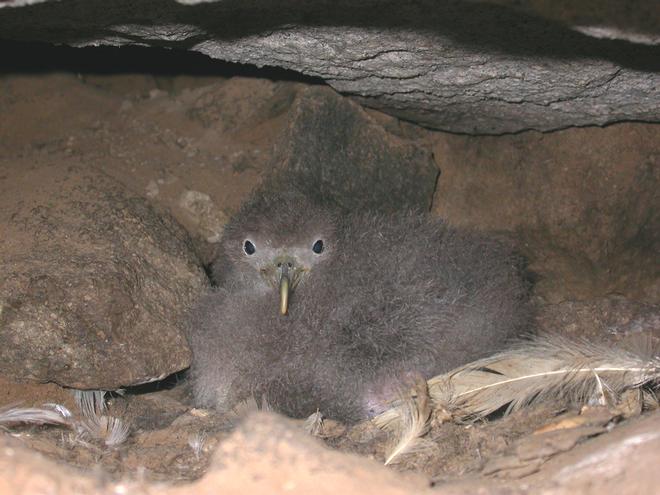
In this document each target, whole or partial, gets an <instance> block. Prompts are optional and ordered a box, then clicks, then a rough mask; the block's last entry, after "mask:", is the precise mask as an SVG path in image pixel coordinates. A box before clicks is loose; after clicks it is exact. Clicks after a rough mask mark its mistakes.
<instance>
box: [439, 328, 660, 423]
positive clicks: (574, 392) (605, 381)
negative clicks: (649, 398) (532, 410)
mask: <svg viewBox="0 0 660 495" xmlns="http://www.w3.org/2000/svg"><path fill="white" fill-rule="evenodd" d="M647 351H649V350H648V349H647ZM659 380H660V356H658V354H657V353H651V352H644V353H643V352H636V353H635V352H631V351H630V350H626V349H623V348H611V347H606V346H604V345H600V344H594V343H588V342H585V341H569V340H567V339H565V338H562V337H558V336H543V337H537V338H535V339H531V340H529V341H526V342H523V343H521V344H520V345H518V346H515V347H514V348H512V349H511V350H509V351H506V352H502V353H500V354H496V355H495V356H492V357H489V358H486V359H482V360H480V361H476V362H474V363H470V364H468V365H465V366H462V367H460V368H458V369H456V370H454V371H452V372H450V373H447V374H444V375H440V376H436V377H434V378H432V379H431V380H429V382H428V385H429V392H430V395H431V398H432V399H433V402H434V405H435V406H436V407H442V408H444V409H446V410H448V411H451V412H452V413H453V414H454V416H455V417H458V418H460V419H478V418H483V417H485V416H488V415H489V414H491V413H493V412H495V411H497V410H499V409H501V408H503V407H505V406H506V410H505V413H510V412H512V411H515V410H517V409H519V408H521V407H524V406H526V405H528V404H530V403H532V402H535V401H541V400H547V399H552V400H555V401H565V402H573V403H578V404H589V403H597V404H610V403H611V402H612V401H618V400H619V398H620V397H621V394H622V393H623V392H625V391H626V390H629V389H633V388H640V387H642V386H646V385H654V384H655V385H657V383H658V381H659Z"/></svg>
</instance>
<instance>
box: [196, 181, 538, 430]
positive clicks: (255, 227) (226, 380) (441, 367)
mask: <svg viewBox="0 0 660 495" xmlns="http://www.w3.org/2000/svg"><path fill="white" fill-rule="evenodd" d="M319 240H321V241H322V252H320V253H316V252H314V249H313V247H314V246H316V250H317V251H318V250H319V245H318V243H317V241H319ZM246 241H248V242H250V243H251V246H252V247H254V253H252V254H248V252H251V251H252V249H251V247H250V246H248V249H247V251H248V252H246V249H245V248H246ZM278 263H280V264H281V266H280V267H279V268H278ZM289 264H291V267H288V265H289ZM283 270H284V271H285V272H287V270H288V276H289V279H290V283H291V286H292V287H293V291H292V293H291V296H290V297H291V300H290V302H289V306H288V314H286V315H283V314H281V313H280V311H279V310H278V309H279V307H280V304H281V298H280V290H279V289H280V286H279V285H278V284H279V281H280V279H281V277H282V271H283ZM214 276H215V277H216V279H217V282H218V287H217V288H216V289H215V290H214V291H213V292H212V293H211V294H209V295H208V296H206V297H205V298H204V299H203V300H202V301H201V302H200V304H199V305H198V307H197V308H196V309H195V310H194V311H193V312H192V315H191V319H190V324H189V327H190V328H189V339H190V343H191V347H192V349H193V355H194V359H193V365H192V369H191V376H192V379H193V388H194V395H195V400H196V402H197V403H198V404H199V405H201V406H208V407H214V408H217V409H219V410H221V411H227V410H229V409H231V408H232V407H233V406H234V405H235V404H236V403H237V402H238V401H240V400H243V399H246V398H248V397H250V396H251V395H254V396H257V397H261V398H262V399H264V400H266V401H267V402H268V404H269V405H270V406H271V407H273V408H274V409H276V410H279V411H281V412H283V413H285V414H288V415H291V416H295V417H303V416H308V415H309V414H311V413H313V412H315V411H316V410H317V409H319V410H320V411H321V412H322V413H323V414H324V415H326V416H328V417H331V418H335V419H339V420H344V421H348V422H352V421H357V420H361V419H364V418H367V417H371V416H373V415H375V414H377V413H379V412H382V410H384V409H385V408H386V407H387V401H388V400H389V399H393V398H396V394H397V387H399V386H400V384H401V383H404V382H409V381H410V377H411V376H413V375H420V374H421V375H422V376H424V377H425V378H429V377H431V376H433V375H436V374H439V373H442V372H445V371H448V370H450V369H452V368H454V367H457V366H459V365H462V364H465V363H467V362H469V361H472V360H474V359H477V358H481V357H484V356H485V355H488V354H490V353H492V352H493V351H494V350H496V349H499V348H501V347H502V345H503V344H504V342H505V341H506V340H507V338H509V337H511V336H515V335H519V334H520V333H521V332H523V331H525V330H527V329H528V325H529V322H530V311H529V306H528V302H527V284H526V283H525V281H524V280H523V277H522V262H521V259H520V258H519V257H518V256H517V255H516V254H515V253H514V252H513V250H512V249H511V248H510V247H509V246H507V244H506V243H503V242H499V241H497V240H494V239H492V238H489V237H488V236H485V235H483V234H480V233H476V232H471V231H466V230H462V229H455V228H451V227H449V226H447V225H446V224H445V223H443V222H442V221H441V220H439V219H435V218H432V217H431V216H430V215H427V214H424V213H419V212H405V213H400V214H396V215H380V214H377V213H373V212H353V213H345V212H341V211H340V210H334V209H332V208H331V207H329V206H328V205H320V204H319V203H318V202H317V201H315V200H314V198H312V199H310V198H308V197H306V196H305V195H303V194H302V193H299V192H296V191H288V192H285V193H279V192H278V188H273V187H271V188H268V187H266V188H264V189H261V190H260V191H258V192H257V193H255V194H254V195H253V197H252V199H251V200H250V201H248V202H247V203H246V204H245V205H244V206H243V207H242V208H241V209H240V211H239V212H238V213H237V214H236V215H235V216H234V217H233V218H232V219H231V220H230V222H229V223H228V225H227V226H226V228H225V232H224V236H223V240H222V246H221V250H220V253H219V255H218V258H217V260H216V262H215V265H214ZM289 279H287V280H289Z"/></svg>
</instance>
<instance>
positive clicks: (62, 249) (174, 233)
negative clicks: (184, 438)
mask: <svg viewBox="0 0 660 495" xmlns="http://www.w3.org/2000/svg"><path fill="white" fill-rule="evenodd" d="M71 161H72V164H69V165H67V164H66V163H65V162H58V163H55V164H50V165H49V166H46V165H43V164H37V165H31V166H30V165H28V164H20V163H16V164H15V165H14V166H12V167H9V166H7V167H6V168H4V169H3V171H2V174H1V176H0V191H1V193H0V231H2V233H3V235H2V237H0V273H2V277H1V278H0V371H1V372H2V373H4V374H7V375H8V376H9V377H10V378H12V379H15V380H35V381H40V382H55V383H58V384H60V385H64V386H67V387H75V388H83V389H104V390H112V389H117V388H120V387H123V386H128V385H135V384H139V383H143V382H149V381H152V380H157V379H160V378H163V377H165V376H167V375H169V374H171V373H173V372H175V371H178V370H181V369H183V368H185V367H187V366H188V364H189V362H190V350H189V349H188V346H187V343H186V340H185V336H184V334H183V333H182V331H181V330H180V328H179V325H178V319H179V317H180V316H181V314H182V312H183V311H184V310H185V309H186V308H187V307H188V306H189V305H190V304H191V302H192V301H193V299H194V298H195V296H197V295H198V294H199V293H200V292H201V291H202V290H203V289H204V287H205V285H206V284H207V281H206V277H205V275H204V273H203V271H202V269H201V268H200V267H199V266H198V262H197V260H196V257H195V254H194V252H193V250H192V248H191V245H190V242H189V239H188V235H187V234H186V232H185V231H184V230H183V229H182V228H181V227H180V226H179V225H178V224H177V223H176V222H174V221H173V220H172V219H171V218H170V217H169V216H168V215H167V214H166V213H164V212H163V213H157V212H156V211H155V210H154V209H153V208H152V207H150V206H149V205H148V204H147V203H146V201H145V200H144V199H141V198H139V197H136V196H135V195H133V194H131V193H129V192H128V191H127V190H126V189H125V188H124V187H122V186H121V185H120V184H119V183H118V182H116V181H115V180H114V179H111V178H110V177H108V176H107V175H105V174H103V173H101V172H98V171H96V170H95V169H93V168H91V167H85V166H84V165H79V164H75V160H74V159H72V160H71ZM16 191H19V192H20V194H16Z"/></svg>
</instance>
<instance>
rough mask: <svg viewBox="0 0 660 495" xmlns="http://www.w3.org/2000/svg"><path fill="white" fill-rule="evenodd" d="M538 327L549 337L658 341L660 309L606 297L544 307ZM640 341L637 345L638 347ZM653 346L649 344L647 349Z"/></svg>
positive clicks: (614, 296) (652, 305) (622, 298)
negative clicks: (556, 334)
mask: <svg viewBox="0 0 660 495" xmlns="http://www.w3.org/2000/svg"><path fill="white" fill-rule="evenodd" d="M538 323H539V327H540V328H541V329H542V330H544V331H547V332H550V333H559V334H562V335H565V336H567V337H568V338H573V339H575V338H582V339H587V340H589V341H598V340H602V339H607V340H610V341H613V340H617V341H618V340H630V341H632V342H634V341H635V339H636V338H638V337H640V336H641V338H642V339H645V338H647V336H655V338H656V339H660V305H658V304H655V305H654V304H644V303H639V302H636V301H631V300H629V299H626V298H625V297H622V296H616V295H612V296H608V297H603V298H598V299H590V300H588V301H564V302H561V303H558V304H548V305H546V306H544V307H543V308H542V309H541V310H540V312H539V315H538ZM642 342H643V340H641V341H640V344H641V343H642ZM655 347H657V344H655V345H654V344H653V342H651V348H652V349H653V348H655Z"/></svg>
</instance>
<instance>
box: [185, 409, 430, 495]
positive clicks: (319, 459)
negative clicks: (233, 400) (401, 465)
mask: <svg viewBox="0 0 660 495" xmlns="http://www.w3.org/2000/svg"><path fill="white" fill-rule="evenodd" d="M210 487H214V488H215V489H216V490H221V491H222V492H223V493H237V494H238V493H290V494H298V493H299V494H306V493H318V494H323V493H328V494H330V493H342V494H347V495H350V494H363V495H367V494H407V493H426V490H427V489H429V487H430V484H429V482H428V480H426V479H424V478H423V477H422V476H409V477H407V478H406V477H402V476H401V475H399V474H398V473H396V472H394V471H391V470H388V469H387V468H385V467H383V466H381V465H379V464H377V463H376V462H374V461H372V460H368V459H365V458H361V457H359V456H357V455H355V454H342V453H340V452H338V451H333V450H331V449H329V448H327V447H325V446H324V445H322V443H321V442H320V441H319V440H318V439H316V438H313V437H312V436H311V435H309V434H308V433H305V432H304V431H303V429H302V428H301V426H300V425H299V424H297V423H295V422H294V421H293V420H290V419H286V418H284V417H282V416H279V415H276V414H272V413H263V412H258V413H252V414H251V415H249V416H248V417H247V418H246V419H245V420H244V421H243V423H242V424H241V426H240V427H239V428H238V430H237V431H236V432H234V433H233V434H232V435H231V437H229V438H228V439H227V440H225V441H224V442H222V443H221V444H220V446H219V448H218V450H217V451H216V453H215V454H214V458H213V461H212V463H211V469H210V471H209V473H207V475H206V476H205V477H204V479H202V480H201V481H200V482H199V483H197V486H196V487H195V488H196V490H199V492H196V493H206V492H207V490H209V489H210Z"/></svg>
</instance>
